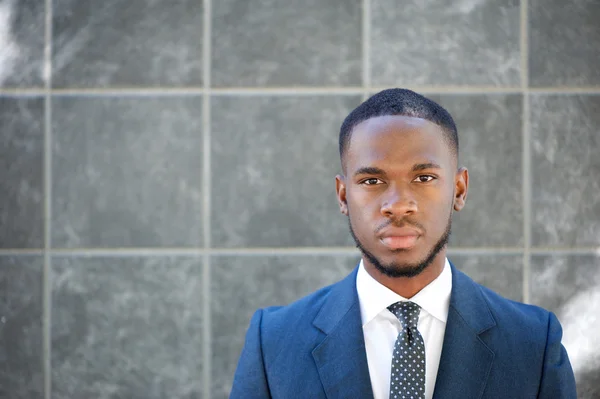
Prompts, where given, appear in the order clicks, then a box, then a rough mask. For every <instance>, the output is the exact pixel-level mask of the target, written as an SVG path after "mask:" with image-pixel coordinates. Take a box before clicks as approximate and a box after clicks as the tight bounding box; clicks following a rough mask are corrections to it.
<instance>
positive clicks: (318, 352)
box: [312, 268, 373, 399]
mask: <svg viewBox="0 0 600 399" xmlns="http://www.w3.org/2000/svg"><path fill="white" fill-rule="evenodd" d="M357 270H358V268H356V269H354V271H353V272H352V273H351V274H350V275H349V276H348V277H346V278H345V279H344V280H342V281H340V282H339V283H337V284H335V285H334V286H333V287H332V289H331V291H330V293H329V295H328V297H327V299H326V301H325V303H324V304H323V307H322V308H321V310H320V311H319V313H318V314H317V316H316V317H315V319H314V321H313V324H314V326H315V327H317V328H318V329H319V330H321V331H322V332H323V333H325V334H326V337H325V339H323V341H322V342H321V343H320V344H319V345H317V347H316V348H315V349H314V350H313V351H312V355H313V358H314V360H315V363H316V365H317V368H318V370H319V375H320V377H321V383H322V384H323V388H324V390H325V393H326V395H327V397H328V398H330V399H332V398H373V390H372V388H371V378H370V375H369V367H368V365H367V354H366V351H365V341H364V336H363V331H362V323H361V317H360V306H359V303H358V295H357V293H356V272H357Z"/></svg>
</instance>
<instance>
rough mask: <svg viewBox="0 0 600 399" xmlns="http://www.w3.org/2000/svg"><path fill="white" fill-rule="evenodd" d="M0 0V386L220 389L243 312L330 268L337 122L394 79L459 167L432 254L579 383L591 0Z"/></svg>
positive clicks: (590, 251)
mask: <svg viewBox="0 0 600 399" xmlns="http://www.w3.org/2000/svg"><path fill="white" fill-rule="evenodd" d="M401 3H402V4H401V5H400V3H399V2H396V1H392V0H382V1H373V0H343V1H340V0H326V1H323V0H319V1H317V0H310V1H300V0H292V1H286V2H276V1H274V0H181V1H176V2H167V1H164V0H163V1H159V0H153V1H142V0H135V1H132V0H127V1H126V0H107V1H103V2H94V1H89V0H88V1H73V0H20V1H17V0H0V193H2V195H0V286H1V289H0V293H1V294H0V337H1V339H0V343H1V345H0V367H2V372H1V373H0V396H1V397H10V398H27V399H30V398H44V399H58V398H75V397H97V398H109V397H127V398H165V397H169V398H182V399H183V398H185V399H188V398H206V399H209V398H215V399H218V398H225V397H227V394H228V392H229V389H230V387H231V379H232V373H233V371H234V369H235V365H236V360H237V357H238V356H239V352H240V350H241V346H242V345H243V338H244V332H245V328H246V326H247V323H248V321H249V319H250V317H251V315H252V313H253V311H254V310H255V309H256V308H257V307H259V306H260V307H262V306H268V305H277V304H285V303H289V302H291V301H293V300H295V299H297V298H299V297H301V296H303V295H305V294H307V293H309V292H311V291H313V290H315V289H317V288H318V287H321V286H324V285H327V284H330V283H332V282H334V281H337V280H338V279H340V278H342V277H343V276H345V275H346V274H347V273H348V272H349V271H350V270H351V269H352V268H353V267H354V265H355V264H356V262H357V260H358V254H357V252H356V250H355V249H354V248H353V246H352V242H351V239H350V237H349V234H348V232H347V225H346V220H345V219H344V217H343V216H342V215H340V214H339V211H338V209H337V204H336V200H335V194H334V179H333V177H334V175H335V173H336V172H338V169H339V166H338V155H337V132H338V128H339V125H340V123H341V121H342V119H343V118H344V116H345V115H346V114H347V113H348V112H349V111H350V110H351V109H352V108H354V107H355V106H356V105H357V104H358V103H359V102H360V101H361V99H364V98H365V96H367V95H369V94H371V93H374V92H376V91H378V90H380V89H382V88H386V87H391V86H402V87H409V88H413V89H415V90H417V91H419V92H422V93H425V94H427V95H429V96H431V97H432V98H433V99H435V100H436V101H439V102H440V103H441V104H442V105H444V106H445V107H447V108H448V109H449V110H450V111H451V113H452V114H453V115H454V116H455V118H456V120H457V123H458V127H459V132H460V136H461V154H460V157H461V163H462V164H464V165H466V166H467V167H468V168H469V169H470V172H471V187H470V192H469V200H468V202H467V207H466V209H465V210H464V211H463V212H461V213H460V214H457V215H456V219H455V224H454V231H453V237H452V239H451V240H452V241H451V243H452V246H451V251H450V258H451V260H453V261H454V263H455V264H456V265H457V267H459V268H460V269H462V270H464V271H466V272H467V273H468V274H469V275H471V276H472V277H473V278H475V279H476V280H477V281H479V282H481V283H482V284H484V285H487V286H489V287H490V288H492V289H494V290H496V291H498V292H500V293H501V294H502V295H505V296H506V297H508V298H512V299H516V300H522V301H525V302H529V303H533V304H538V305H541V306H544V307H547V308H549V309H551V310H553V311H555V312H556V313H557V315H558V316H559V319H560V320H561V321H562V323H563V326H564V342H565V345H566V346H567V348H568V350H569V352H570V355H571V358H572V362H573V365H574V368H575V370H576V373H577V380H578V386H579V391H580V397H581V398H598V397H600V378H599V377H598V376H599V375H600V350H598V348H599V347H600V340H599V339H598V338H597V331H598V330H600V324H599V323H600V318H598V316H597V314H598V312H599V311H600V297H599V296H598V292H600V250H599V248H600V200H599V198H600V178H599V177H598V176H600V156H598V154H599V153H600V117H599V115H600V69H599V68H598V65H600V51H599V50H598V49H600V28H599V27H600V24H598V21H600V2H598V1H597V0H573V1H570V2H564V1H560V0H520V1H519V0H478V1H462V0H461V1H456V2H453V6H452V7H448V2H445V1H440V0H427V1H422V0H410V1H403V2H401Z"/></svg>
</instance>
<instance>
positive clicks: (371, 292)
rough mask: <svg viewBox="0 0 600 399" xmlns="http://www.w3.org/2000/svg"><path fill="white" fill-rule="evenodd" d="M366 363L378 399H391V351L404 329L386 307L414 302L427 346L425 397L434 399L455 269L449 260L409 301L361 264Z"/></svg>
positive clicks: (359, 281) (358, 278) (359, 286)
mask: <svg viewBox="0 0 600 399" xmlns="http://www.w3.org/2000/svg"><path fill="white" fill-rule="evenodd" d="M356 290H357V292H358V299H359V302H360V314H361V317H362V327H363V334H364V337H365V347H366V351H367V363H368V366H369V374H370V377H371V385H372V387H373V395H374V397H375V399H389V394H390V374H391V366H392V351H393V350H394V344H395V343H396V338H397V337H398V334H399V333H400V331H401V330H402V326H401V323H400V320H398V318H396V316H394V315H393V314H392V312H390V311H389V310H388V309H387V307H388V306H390V305H391V304H393V303H396V302H398V301H408V300H410V301H412V302H414V303H416V304H417V305H419V306H420V307H421V311H420V313H419V324H418V326H417V328H418V329H419V332H420V333H421V335H422V336H423V341H424V343H425V398H426V399H431V397H432V396H433V388H434V387H435V380H436V377H437V372H438V367H439V364H440V356H441V354H442V344H443V342H444V333H445V331H446V320H447V318H448V307H449V306H450V293H451V291H452V270H451V269H450V264H449V263H448V259H446V264H445V266H444V270H443V271H442V273H441V274H440V275H439V276H438V277H437V278H436V279H435V280H433V281H432V282H431V283H429V285H427V286H426V287H425V288H423V289H422V290H421V291H419V292H418V293H417V294H416V295H415V296H413V297H412V298H410V299H406V298H403V297H401V296H400V295H398V294H396V293H395V292H393V291H392V290H390V289H389V288H387V287H385V286H383V285H382V284H380V283H379V282H378V281H376V280H375V279H374V278H373V277H371V275H370V274H369V273H368V272H367V271H366V270H365V267H364V265H363V262H362V261H361V262H360V266H359V268H358V274H357V275H356Z"/></svg>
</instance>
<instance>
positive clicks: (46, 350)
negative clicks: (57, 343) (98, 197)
mask: <svg viewBox="0 0 600 399" xmlns="http://www.w3.org/2000/svg"><path fill="white" fill-rule="evenodd" d="M45 9H46V10H45V11H46V13H45V17H46V18H45V26H44V67H43V75H44V171H43V173H44V194H45V195H44V264H43V272H42V275H43V282H42V307H43V310H42V314H43V316H42V318H43V320H42V328H43V330H42V337H43V338H42V340H43V342H42V353H43V355H42V359H43V370H44V398H45V399H50V398H51V396H52V395H51V389H52V346H51V345H52V337H51V332H52V302H51V301H52V263H51V262H52V259H51V257H50V251H51V247H52V243H51V240H52V236H51V232H52V95H51V93H52V0H45Z"/></svg>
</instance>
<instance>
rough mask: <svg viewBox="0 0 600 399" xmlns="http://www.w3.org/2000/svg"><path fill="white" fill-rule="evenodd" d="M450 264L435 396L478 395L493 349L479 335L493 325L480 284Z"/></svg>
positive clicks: (494, 323)
mask: <svg viewBox="0 0 600 399" xmlns="http://www.w3.org/2000/svg"><path fill="white" fill-rule="evenodd" d="M451 266H452V295H451V297H450V308H449V310H448V321H447V323H446V332H445V334H444V344H443V346H442V354H441V358H440V365H439V368H438V375H437V379H436V384H435V389H434V395H433V397H434V398H440V397H444V398H446V397H463V398H481V396H482V395H483V392H484V390H485V386H486V384H487V379H488V377H489V373H490V370H491V368H492V363H493V361H494V352H492V350H491V349H490V348H489V347H488V346H487V345H486V344H485V343H484V342H483V341H482V339H481V337H480V335H481V334H482V333H484V332H485V331H487V330H489V329H490V328H492V327H494V326H495V325H496V321H495V320H494V318H493V317H492V314H491V312H490V310H489V307H488V304H487V302H486V301H485V299H484V298H483V294H482V292H481V288H480V287H479V286H478V285H477V284H475V282H473V280H471V279H470V278H469V277H467V276H466V275H465V274H464V273H462V272H460V271H458V270H456V268H455V267H454V266H453V265H451Z"/></svg>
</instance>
